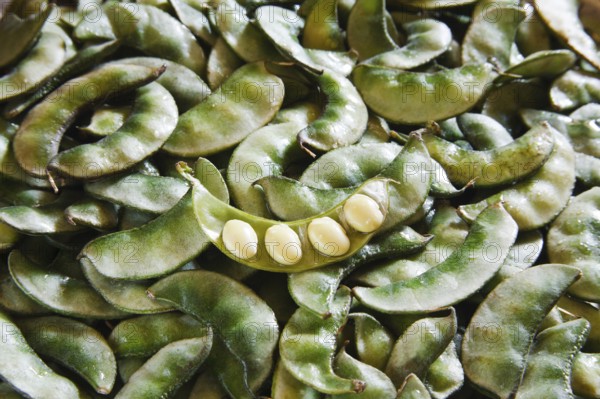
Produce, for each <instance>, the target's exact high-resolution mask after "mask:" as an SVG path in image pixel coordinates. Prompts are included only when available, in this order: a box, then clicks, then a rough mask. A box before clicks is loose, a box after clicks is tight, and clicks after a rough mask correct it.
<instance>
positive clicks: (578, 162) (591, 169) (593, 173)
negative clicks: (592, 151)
mask: <svg viewBox="0 0 600 399" xmlns="http://www.w3.org/2000/svg"><path fill="white" fill-rule="evenodd" d="M575 175H576V176H577V180H578V181H580V182H581V183H582V184H583V185H584V186H586V187H594V186H600V159H598V158H596V157H593V156H591V155H586V154H582V153H579V152H578V153H576V154H575Z"/></svg>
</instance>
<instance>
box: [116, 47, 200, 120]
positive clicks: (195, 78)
mask: <svg viewBox="0 0 600 399" xmlns="http://www.w3.org/2000/svg"><path fill="white" fill-rule="evenodd" d="M112 63H115V64H125V65H141V66H145V67H150V68H161V67H163V66H165V67H166V68H167V69H166V70H165V72H164V73H163V74H162V75H160V76H159V77H158V79H156V83H160V85H161V86H163V87H164V88H165V89H167V91H168V92H169V93H171V95H172V96H173V99H175V103H176V104H177V109H178V111H179V113H180V114H183V113H184V112H186V111H188V110H189V109H190V108H192V107H194V106H195V105H197V104H199V103H200V102H202V101H203V100H204V99H205V98H206V97H208V95H209V94H210V89H209V87H208V86H207V84H206V83H204V81H203V80H202V78H200V76H199V75H198V73H197V72H196V71H193V70H192V69H190V68H189V67H187V66H185V65H184V64H182V63H178V62H174V61H169V60H168V59H164V58H155V57H132V58H122V59H118V60H116V61H113V62H112Z"/></svg>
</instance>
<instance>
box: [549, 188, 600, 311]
mask: <svg viewBox="0 0 600 399" xmlns="http://www.w3.org/2000/svg"><path fill="white" fill-rule="evenodd" d="M599 207H600V187H594V188H592V189H590V190H588V191H585V192H583V193H581V194H579V195H578V196H576V197H574V198H572V199H571V201H570V202H569V205H568V206H567V207H566V208H565V209H564V210H563V211H562V212H561V214H560V215H559V216H558V217H557V218H556V219H555V220H554V222H552V225H551V227H550V230H549V231H548V237H547V239H548V259H549V260H550V262H553V263H564V264H566V265H572V266H574V267H577V268H579V269H580V270H581V271H582V272H583V277H582V278H581V279H580V280H578V281H577V282H576V283H575V284H573V286H572V287H570V288H569V293H570V294H571V295H574V296H576V297H579V298H583V299H585V300H591V301H598V300H600V293H599V292H598V291H599V289H600V269H599V268H598V266H597V262H598V259H599V257H600V253H599V252H598V235H597V232H596V227H595V226H596V225H597V224H598V219H597V217H596V214H597V213H598V208H599Z"/></svg>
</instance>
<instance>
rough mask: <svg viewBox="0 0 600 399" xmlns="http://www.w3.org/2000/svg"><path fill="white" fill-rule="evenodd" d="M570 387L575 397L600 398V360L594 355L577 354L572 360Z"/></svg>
mask: <svg viewBox="0 0 600 399" xmlns="http://www.w3.org/2000/svg"><path fill="white" fill-rule="evenodd" d="M571 386H572V387H573V393H574V394H575V395H579V396H582V397H584V398H597V397H598V396H600V358H599V356H598V354H596V353H594V354H591V353H578V354H577V355H576V356H575V359H574V360H573V369H572V372H571Z"/></svg>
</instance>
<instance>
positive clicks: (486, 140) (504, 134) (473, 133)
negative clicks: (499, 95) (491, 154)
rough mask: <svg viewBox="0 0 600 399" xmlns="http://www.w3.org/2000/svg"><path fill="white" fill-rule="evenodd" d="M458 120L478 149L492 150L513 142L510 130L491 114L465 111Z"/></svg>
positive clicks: (469, 139)
mask: <svg viewBox="0 0 600 399" xmlns="http://www.w3.org/2000/svg"><path fill="white" fill-rule="evenodd" d="M456 122H457V124H458V127H459V128H460V130H461V131H462V133H463V134H464V136H465V138H466V139H467V140H468V141H469V143H471V145H472V146H473V148H475V149H477V150H480V151H485V150H492V149H494V148H498V147H503V146H505V145H508V144H510V143H512V142H513V138H512V136H511V135H510V133H509V132H508V130H506V128H505V127H504V126H502V124H500V123H499V122H497V121H496V120H495V119H493V118H490V117H489V116H485V115H483V114H471V113H465V114H462V115H459V116H457V117H456ZM531 127H533V126H531Z"/></svg>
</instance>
